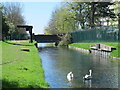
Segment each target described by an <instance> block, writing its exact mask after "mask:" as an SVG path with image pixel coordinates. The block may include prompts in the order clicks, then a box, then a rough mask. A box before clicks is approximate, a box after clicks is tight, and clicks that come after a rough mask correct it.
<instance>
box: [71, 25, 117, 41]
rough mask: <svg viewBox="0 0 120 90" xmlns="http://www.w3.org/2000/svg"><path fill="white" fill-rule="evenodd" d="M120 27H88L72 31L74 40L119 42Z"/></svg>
mask: <svg viewBox="0 0 120 90" xmlns="http://www.w3.org/2000/svg"><path fill="white" fill-rule="evenodd" d="M118 32H119V28H118V27H106V28H98V29H86V30H79V31H76V32H72V33H71V36H72V42H73V43H77V42H118Z"/></svg>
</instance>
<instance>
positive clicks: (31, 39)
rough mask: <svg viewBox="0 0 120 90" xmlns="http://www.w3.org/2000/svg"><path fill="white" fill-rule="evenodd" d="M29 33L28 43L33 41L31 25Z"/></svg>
mask: <svg viewBox="0 0 120 90" xmlns="http://www.w3.org/2000/svg"><path fill="white" fill-rule="evenodd" d="M29 33H30V43H32V42H33V38H32V27H30V28H29Z"/></svg>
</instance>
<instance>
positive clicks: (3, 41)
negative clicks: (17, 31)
mask: <svg viewBox="0 0 120 90" xmlns="http://www.w3.org/2000/svg"><path fill="white" fill-rule="evenodd" d="M3 42H5V43H8V44H12V45H20V46H33V45H24V44H18V43H12V42H7V41H3Z"/></svg>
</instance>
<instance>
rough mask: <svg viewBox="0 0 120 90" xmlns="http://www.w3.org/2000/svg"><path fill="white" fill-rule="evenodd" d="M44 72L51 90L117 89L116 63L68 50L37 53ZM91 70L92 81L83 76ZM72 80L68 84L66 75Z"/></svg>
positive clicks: (44, 50)
mask: <svg viewBox="0 0 120 90" xmlns="http://www.w3.org/2000/svg"><path fill="white" fill-rule="evenodd" d="M39 55H40V57H41V59H42V64H43V68H44V70H45V78H46V81H47V82H49V84H50V87H51V88H68V87H70V88H117V87H118V62H117V61H116V60H110V59H109V58H104V57H101V56H99V55H92V54H85V53H81V52H79V51H75V50H69V49H68V48H56V47H49V48H47V47H46V48H42V50H41V51H40V52H39ZM90 69H92V70H93V73H92V77H93V78H92V80H89V81H83V76H85V75H86V73H87V72H88V70H90ZM70 71H72V72H73V74H74V79H73V81H71V82H68V80H67V78H66V76H67V73H68V72H70Z"/></svg>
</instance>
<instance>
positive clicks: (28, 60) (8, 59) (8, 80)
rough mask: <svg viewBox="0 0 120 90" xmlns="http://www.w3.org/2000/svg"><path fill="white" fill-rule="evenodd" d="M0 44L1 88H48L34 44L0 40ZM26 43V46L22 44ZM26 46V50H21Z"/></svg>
mask: <svg viewBox="0 0 120 90" xmlns="http://www.w3.org/2000/svg"><path fill="white" fill-rule="evenodd" d="M0 43H1V44H2V65H1V66H2V86H3V88H48V87H49V86H48V83H47V82H46V81H45V78H44V71H43V68H42V64H41V60H40V57H39V56H38V51H37V48H35V46H34V44H29V43H28V42H27V43H26V42H25V43H22V42H21V43H20V44H19V43H17V45H15V43H11V42H8V43H6V42H0ZM24 45H26V46H24ZM21 48H28V49H29V50H30V52H28V51H21Z"/></svg>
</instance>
